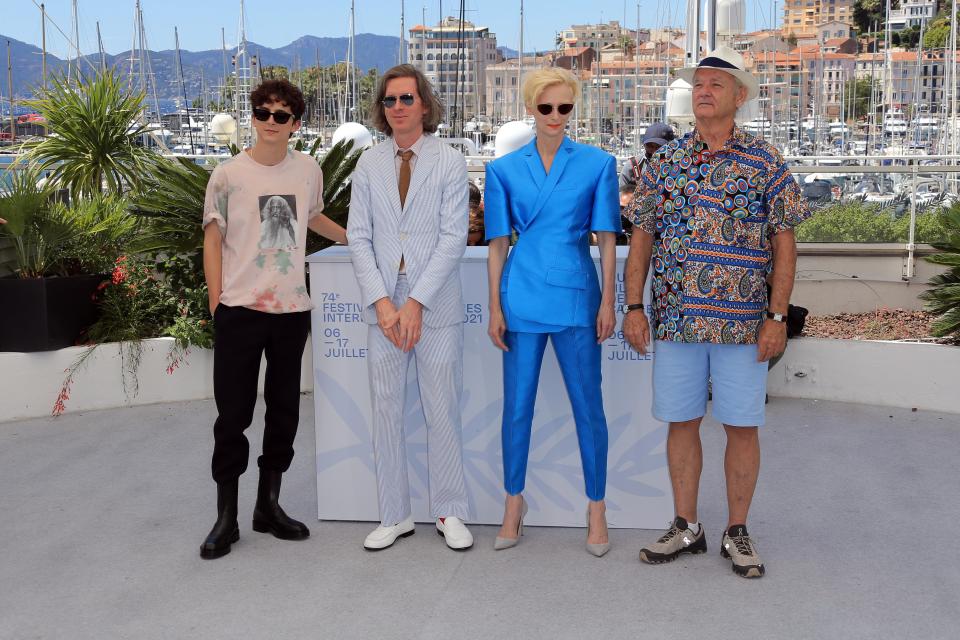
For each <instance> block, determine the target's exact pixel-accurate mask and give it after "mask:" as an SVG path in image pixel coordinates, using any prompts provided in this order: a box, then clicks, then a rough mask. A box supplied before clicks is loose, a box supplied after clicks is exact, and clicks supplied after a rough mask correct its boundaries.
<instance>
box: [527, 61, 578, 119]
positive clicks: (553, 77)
mask: <svg viewBox="0 0 960 640" xmlns="http://www.w3.org/2000/svg"><path fill="white" fill-rule="evenodd" d="M555 84H563V85H566V86H568V87H570V90H571V91H572V92H573V100H574V102H576V100H577V98H579V97H580V83H579V82H578V81H577V77H576V76H575V75H573V74H572V73H570V72H569V71H567V70H566V69H564V68H563V67H547V68H545V69H537V70H536V71H533V72H531V73H530V74H529V75H527V77H526V78H525V79H524V81H523V103H524V104H525V105H526V106H528V107H530V108H531V109H532V108H533V107H534V106H536V104H537V98H539V97H540V94H541V93H543V90H544V89H546V88H547V87H551V86H553V85H555Z"/></svg>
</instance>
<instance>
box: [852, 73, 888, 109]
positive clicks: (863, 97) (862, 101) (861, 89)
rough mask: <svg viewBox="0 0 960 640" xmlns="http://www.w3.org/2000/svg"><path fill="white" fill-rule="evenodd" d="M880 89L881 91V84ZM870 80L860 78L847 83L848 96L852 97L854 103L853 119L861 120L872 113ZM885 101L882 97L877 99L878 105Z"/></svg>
mask: <svg viewBox="0 0 960 640" xmlns="http://www.w3.org/2000/svg"><path fill="white" fill-rule="evenodd" d="M877 84H878V89H880V86H879V84H880V83H877ZM870 86H871V82H870V78H859V79H856V80H850V81H849V82H847V95H848V96H851V98H849V99H851V100H852V101H853V117H854V118H855V119H860V118H863V117H865V116H867V115H868V114H869V113H870ZM882 101H883V99H882V97H880V96H879V94H878V97H877V104H881V103H882Z"/></svg>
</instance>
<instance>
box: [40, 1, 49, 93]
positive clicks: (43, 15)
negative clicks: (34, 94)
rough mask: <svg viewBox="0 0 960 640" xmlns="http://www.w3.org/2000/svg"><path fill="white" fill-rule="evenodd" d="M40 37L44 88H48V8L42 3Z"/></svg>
mask: <svg viewBox="0 0 960 640" xmlns="http://www.w3.org/2000/svg"><path fill="white" fill-rule="evenodd" d="M40 39H41V43H42V45H41V46H42V49H41V54H40V56H41V60H42V61H43V62H42V63H41V64H42V65H43V90H44V91H46V90H47V10H46V8H45V6H44V4H43V3H42V2H41V3H40Z"/></svg>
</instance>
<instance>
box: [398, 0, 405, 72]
mask: <svg viewBox="0 0 960 640" xmlns="http://www.w3.org/2000/svg"><path fill="white" fill-rule="evenodd" d="M405 19H406V6H405V4H404V1H403V0H400V51H398V52H397V62H398V63H399V64H403V63H404V62H406V61H407V60H406V56H405V55H404V53H405V52H406V47H405V46H404V38H405V37H406V24H405Z"/></svg>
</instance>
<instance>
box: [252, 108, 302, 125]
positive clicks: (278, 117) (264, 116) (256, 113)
mask: <svg viewBox="0 0 960 640" xmlns="http://www.w3.org/2000/svg"><path fill="white" fill-rule="evenodd" d="M270 116H273V121H274V122H276V123H277V124H287V121H288V120H290V118H292V117H293V114H292V113H290V112H288V111H270V110H269V109H261V108H260V107H255V108H254V109H253V117H254V118H256V119H257V120H259V121H260V122H266V121H267V120H269V119H270Z"/></svg>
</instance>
